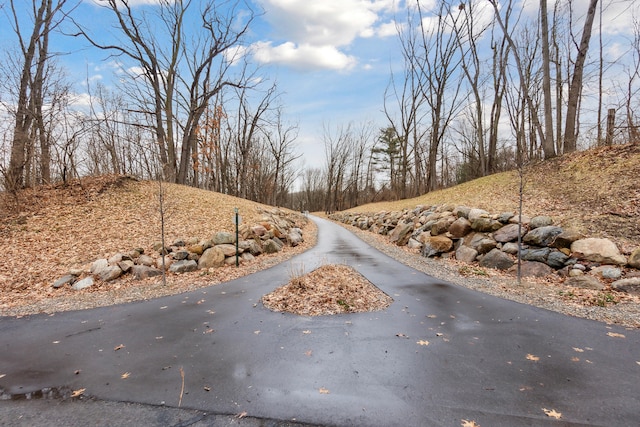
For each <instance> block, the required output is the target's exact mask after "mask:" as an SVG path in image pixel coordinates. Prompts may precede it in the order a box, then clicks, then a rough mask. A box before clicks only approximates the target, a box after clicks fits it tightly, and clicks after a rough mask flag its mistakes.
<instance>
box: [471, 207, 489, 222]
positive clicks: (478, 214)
mask: <svg viewBox="0 0 640 427" xmlns="http://www.w3.org/2000/svg"><path fill="white" fill-rule="evenodd" d="M478 218H491V214H489V212H487V211H485V210H483V209H475V208H474V209H470V210H469V214H468V215H467V219H468V220H469V221H470V222H471V223H472V224H473V221H475V220H476V219H478Z"/></svg>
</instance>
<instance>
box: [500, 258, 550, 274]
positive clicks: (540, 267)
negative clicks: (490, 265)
mask: <svg viewBox="0 0 640 427" xmlns="http://www.w3.org/2000/svg"><path fill="white" fill-rule="evenodd" d="M509 271H510V272H512V273H514V274H517V272H518V265H517V264H515V265H514V266H513V267H511V268H510V269H509ZM553 271H554V270H553V268H551V267H549V266H548V265H547V264H545V263H543V262H536V261H523V262H522V264H520V274H521V275H522V277H545V276H548V275H550V274H553Z"/></svg>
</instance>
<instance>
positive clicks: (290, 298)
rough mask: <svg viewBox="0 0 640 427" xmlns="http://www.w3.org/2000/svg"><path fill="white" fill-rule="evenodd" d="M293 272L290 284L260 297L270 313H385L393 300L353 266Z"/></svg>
mask: <svg viewBox="0 0 640 427" xmlns="http://www.w3.org/2000/svg"><path fill="white" fill-rule="evenodd" d="M299 273H300V272H295V273H294V275H293V277H291V280H290V281H289V283H287V284H286V285H284V286H281V287H279V288H278V289H276V290H274V291H273V292H271V293H269V294H267V295H265V296H263V297H262V303H263V304H264V305H265V306H266V307H267V308H269V309H271V310H273V311H286V312H289V313H294V314H299V315H303V316H320V315H331V314H340V313H361V312H366V311H377V310H384V309H385V308H387V307H388V306H389V305H390V304H391V303H392V302H393V299H392V298H391V297H390V296H388V295H387V294H385V293H384V292H382V291H381V290H380V289H378V288H377V287H376V286H374V285H373V284H372V283H371V282H369V281H368V280H367V279H366V278H365V277H363V276H362V275H361V274H360V273H358V272H357V271H356V270H355V269H353V268H352V267H349V266H346V265H335V264H328V265H323V266H321V267H319V268H317V269H315V270H314V271H312V272H311V273H308V274H299Z"/></svg>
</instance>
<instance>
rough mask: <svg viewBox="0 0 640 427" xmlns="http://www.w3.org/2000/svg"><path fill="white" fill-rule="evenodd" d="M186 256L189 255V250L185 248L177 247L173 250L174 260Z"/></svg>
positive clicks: (185, 257)
mask: <svg viewBox="0 0 640 427" xmlns="http://www.w3.org/2000/svg"><path fill="white" fill-rule="evenodd" d="M188 256H189V251H187V250H185V249H179V250H177V251H175V252H173V259H175V260H176V261H180V260H183V259H187V257H188Z"/></svg>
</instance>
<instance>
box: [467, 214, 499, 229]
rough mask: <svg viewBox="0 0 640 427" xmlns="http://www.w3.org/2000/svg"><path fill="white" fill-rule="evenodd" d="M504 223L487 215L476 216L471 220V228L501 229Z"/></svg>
mask: <svg viewBox="0 0 640 427" xmlns="http://www.w3.org/2000/svg"><path fill="white" fill-rule="evenodd" d="M502 225H503V224H502V223H501V222H500V221H496V220H495V219H491V218H486V217H480V218H475V219H474V220H472V221H471V229H472V230H474V231H481V232H491V231H496V230H499V229H500V228H501V227H502Z"/></svg>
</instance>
